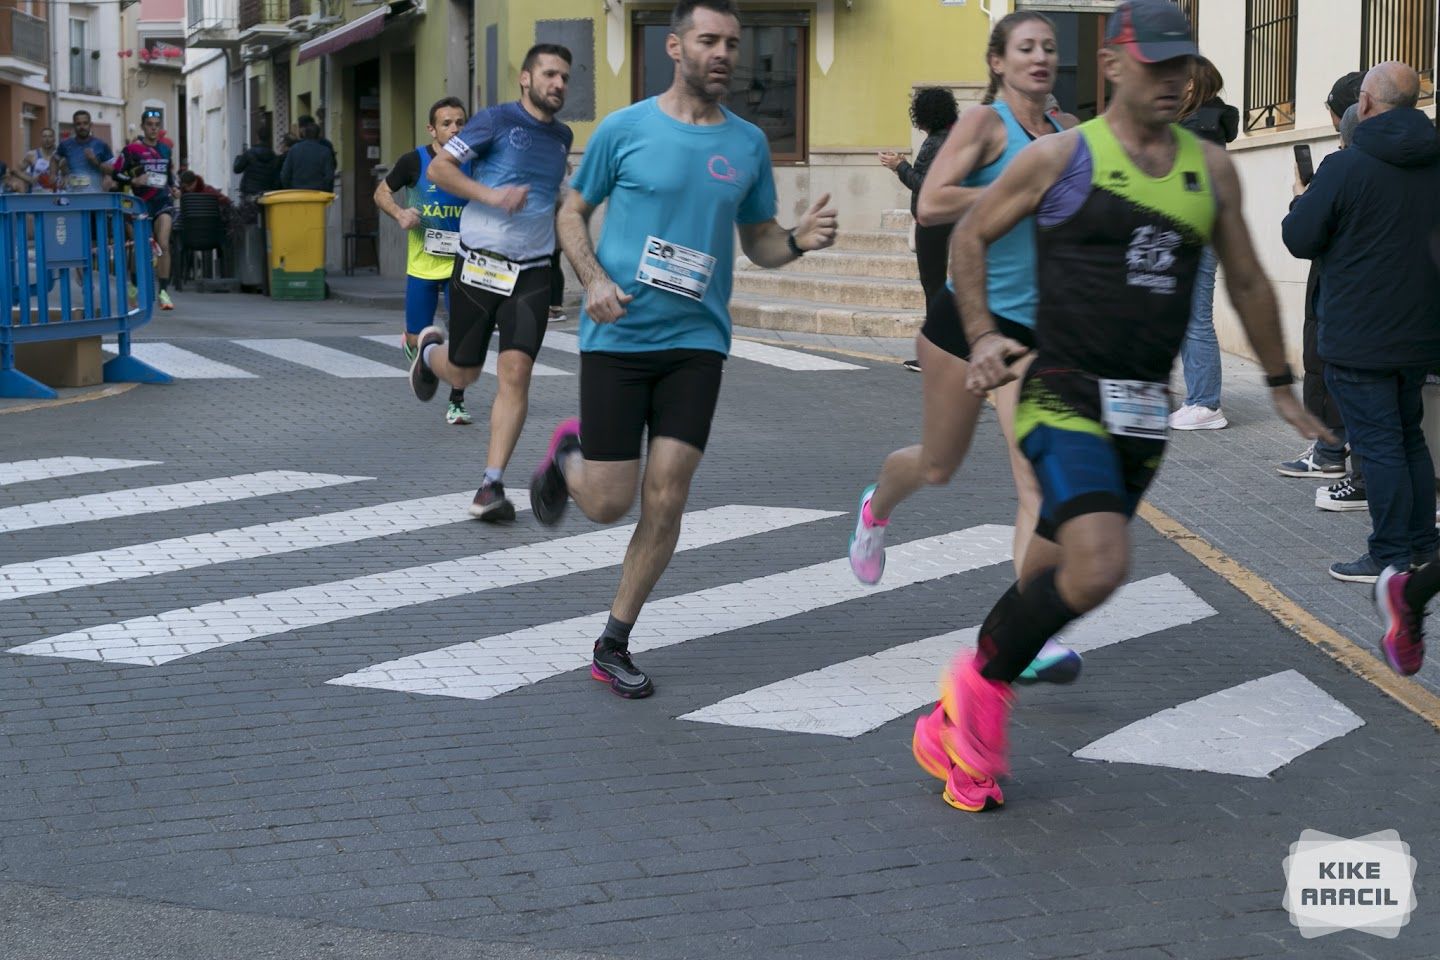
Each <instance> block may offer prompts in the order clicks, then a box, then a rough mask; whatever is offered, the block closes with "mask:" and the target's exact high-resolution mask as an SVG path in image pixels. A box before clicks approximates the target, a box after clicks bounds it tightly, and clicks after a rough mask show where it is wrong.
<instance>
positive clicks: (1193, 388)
mask: <svg viewBox="0 0 1440 960" xmlns="http://www.w3.org/2000/svg"><path fill="white" fill-rule="evenodd" d="M1224 86H1225V79H1224V78H1223V77H1221V76H1220V71H1219V70H1218V69H1216V67H1215V64H1213V63H1211V62H1210V61H1209V60H1206V59H1205V58H1204V57H1196V58H1194V61H1193V62H1192V64H1191V67H1190V85H1189V86H1188V87H1186V89H1185V101H1184V103H1182V104H1181V106H1180V125H1181V126H1182V127H1185V128H1186V129H1187V130H1189V131H1190V132H1191V133H1193V134H1195V135H1196V136H1197V137H1200V138H1201V139H1202V140H1209V141H1210V142H1211V143H1213V144H1216V145H1217V146H1220V147H1224V146H1225V145H1226V144H1228V143H1229V142H1230V141H1232V140H1234V139H1235V137H1236V136H1238V135H1239V133H1240V111H1239V110H1236V109H1235V108H1234V107H1232V106H1230V104H1228V103H1226V102H1225V101H1224V100H1221V99H1220V90H1221V89H1222V88H1223V87H1224ZM1218 263H1219V260H1218V258H1217V257H1216V256H1215V251H1214V249H1213V248H1211V247H1206V248H1205V251H1204V253H1202V254H1200V269H1199V271H1198V272H1197V273H1196V274H1195V292H1194V293H1193V294H1192V295H1191V298H1190V325H1189V326H1188V327H1187V328H1186V329H1185V340H1184V342H1183V343H1181V345H1180V363H1181V366H1182V368H1183V369H1184V371H1185V403H1184V405H1183V406H1181V407H1180V409H1179V410H1176V411H1175V412H1174V413H1172V414H1170V427H1171V429H1174V430H1219V429H1221V428H1223V427H1226V426H1229V423H1230V422H1229V421H1228V420H1226V419H1225V414H1224V413H1223V412H1222V411H1221V410H1220V342H1219V341H1218V340H1217V339H1216V338H1215V267H1216V265H1217V264H1218Z"/></svg>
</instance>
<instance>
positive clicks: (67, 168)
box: [55, 110, 115, 193]
mask: <svg viewBox="0 0 1440 960" xmlns="http://www.w3.org/2000/svg"><path fill="white" fill-rule="evenodd" d="M70 122H71V125H72V126H73V127H74V128H75V133H74V135H73V136H70V137H68V138H66V139H64V140H61V141H60V143H59V144H58V145H56V147H55V155H56V156H58V157H59V158H60V170H61V173H62V174H64V175H65V189H66V190H68V191H70V192H71V193H103V192H104V190H105V185H106V183H107V182H108V181H109V179H110V177H109V174H108V173H106V168H107V166H108V165H109V164H111V163H113V162H114V160H115V154H114V153H113V152H112V151H111V150H110V145H109V144H108V143H106V142H105V141H104V140H101V139H99V138H98V137H92V136H91V135H90V111H88V110H76V111H75V114H74V116H72V117H71V118H70Z"/></svg>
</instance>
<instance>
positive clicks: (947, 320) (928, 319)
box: [920, 287, 1035, 360]
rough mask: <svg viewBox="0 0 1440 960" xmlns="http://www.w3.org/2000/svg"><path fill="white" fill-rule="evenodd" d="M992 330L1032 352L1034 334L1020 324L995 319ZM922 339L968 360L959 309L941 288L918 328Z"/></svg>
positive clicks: (951, 297) (948, 294) (968, 355)
mask: <svg viewBox="0 0 1440 960" xmlns="http://www.w3.org/2000/svg"><path fill="white" fill-rule="evenodd" d="M995 326H996V327H997V328H999V330H1000V332H1001V333H1002V334H1004V335H1005V336H1007V337H1009V338H1010V339H1011V340H1018V341H1019V342H1020V343H1023V344H1025V346H1026V348H1027V349H1030V350H1034V349H1035V330H1034V328H1033V327H1027V326H1025V324H1023V323H1016V322H1015V321H1014V320H1006V319H1005V318H1004V317H996V318H995ZM920 332H921V333H923V334H925V339H926V340H929V341H930V342H931V343H933V344H935V346H937V347H939V348H940V349H941V350H944V351H945V352H946V353H953V354H954V355H955V356H957V357H959V358H960V359H961V360H969V359H970V344H969V343H968V342H967V341H966V339H965V326H964V324H962V323H961V322H960V309H959V308H958V307H957V306H956V305H955V292H954V291H953V290H951V289H950V288H949V287H941V288H940V290H939V292H937V293H936V294H935V296H933V297H931V298H930V303H929V304H928V306H927V307H926V310H925V325H924V326H923V327H921V328H920Z"/></svg>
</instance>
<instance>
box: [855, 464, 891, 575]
mask: <svg viewBox="0 0 1440 960" xmlns="http://www.w3.org/2000/svg"><path fill="white" fill-rule="evenodd" d="M874 495H875V484H873V483H872V484H870V486H868V487H866V488H865V489H864V491H862V492H861V494H860V510H859V512H858V513H857V514H856V516H855V532H854V533H852V534H851V535H850V570H851V571H852V572H853V573H854V574H855V579H856V580H859V581H860V582H861V583H863V584H867V585H870V586H873V585H875V584H877V583H879V582H880V577H881V576H882V575H884V573H885V528H884V527H882V526H874V527H872V526H869V525H868V524H866V523H865V505H866V504H867V503H869V502H870V498H871V497H873V496H874Z"/></svg>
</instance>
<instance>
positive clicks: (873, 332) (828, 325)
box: [730, 293, 925, 337]
mask: <svg viewBox="0 0 1440 960" xmlns="http://www.w3.org/2000/svg"><path fill="white" fill-rule="evenodd" d="M730 316H731V319H732V320H733V321H734V322H735V325H736V326H740V327H757V328H759V329H762V330H789V331H793V332H797V333H825V334H830V335H832V336H844V337H913V336H915V334H916V333H918V332H919V331H920V325H921V324H922V323H924V320H925V318H924V317H922V316H921V315H920V314H919V313H918V312H911V311H905V310H878V309H873V308H866V307H846V306H838V305H835V304H825V303H815V302H813V301H809V300H793V299H785V298H778V297H769V296H755V295H749V294H742V293H737V294H735V295H734V296H733V297H731V298H730Z"/></svg>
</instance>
